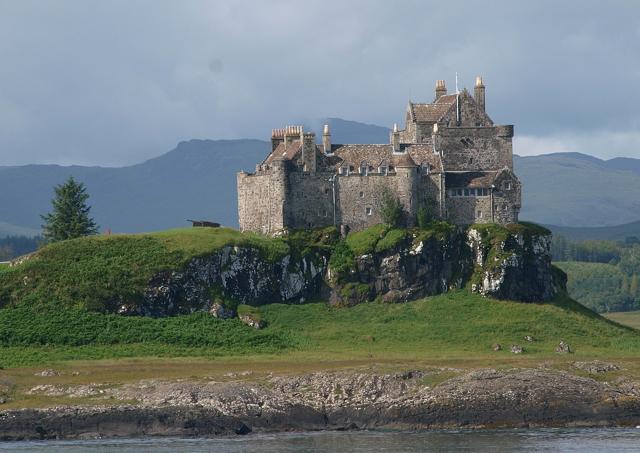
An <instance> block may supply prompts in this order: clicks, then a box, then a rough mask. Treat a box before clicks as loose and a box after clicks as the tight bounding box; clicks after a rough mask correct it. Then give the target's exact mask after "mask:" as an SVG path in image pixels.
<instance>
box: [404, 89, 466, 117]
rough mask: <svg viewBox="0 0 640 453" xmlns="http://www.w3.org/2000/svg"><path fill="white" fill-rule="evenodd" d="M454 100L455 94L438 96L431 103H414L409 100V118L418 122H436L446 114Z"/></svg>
mask: <svg viewBox="0 0 640 453" xmlns="http://www.w3.org/2000/svg"><path fill="white" fill-rule="evenodd" d="M455 102H456V95H455V94H445V95H444V96H440V97H439V98H438V100H437V101H436V102H434V103H433V104H414V103H413V102H410V103H409V110H410V112H411V118H412V119H413V121H416V122H418V123H436V122H438V121H440V119H441V118H442V117H443V116H444V115H446V114H447V112H448V111H449V110H450V109H451V107H452V106H453V105H454V104H455Z"/></svg>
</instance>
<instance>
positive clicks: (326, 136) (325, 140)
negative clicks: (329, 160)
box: [322, 124, 333, 155]
mask: <svg viewBox="0 0 640 453" xmlns="http://www.w3.org/2000/svg"><path fill="white" fill-rule="evenodd" d="M322 148H323V150H324V153H325V154H327V155H330V154H333V152H332V151H331V133H330V132H329V125H328V124H325V125H324V130H323V131H322Z"/></svg>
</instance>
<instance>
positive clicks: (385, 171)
mask: <svg viewBox="0 0 640 453" xmlns="http://www.w3.org/2000/svg"><path fill="white" fill-rule="evenodd" d="M378 173H380V174H381V175H385V176H386V175H387V167H386V166H381V167H380V168H379V169H378Z"/></svg>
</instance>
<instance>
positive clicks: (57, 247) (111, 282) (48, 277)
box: [0, 228, 290, 311]
mask: <svg viewBox="0 0 640 453" xmlns="http://www.w3.org/2000/svg"><path fill="white" fill-rule="evenodd" d="M224 246H244V247H251V248H255V249H258V250H259V251H260V253H262V255H263V257H264V258H265V259H266V260H278V259H281V258H282V257H283V256H284V255H286V254H287V253H289V250H290V247H289V245H288V244H287V242H286V241H285V240H283V239H277V238H269V237H267V236H262V235H259V234H255V233H240V232H239V231H237V230H233V229H230V228H217V229H212V228H185V229H176V230H169V231H162V232H158V233H149V234H135V235H113V236H92V237H86V238H81V239H74V240H69V241H63V242H58V243H54V244H51V245H48V246H46V247H44V248H42V249H41V250H40V251H39V252H38V254H37V256H36V258H34V259H31V260H28V261H26V262H25V263H23V264H22V265H20V266H16V267H13V268H10V269H6V268H5V269H3V270H2V271H1V272H0V306H2V305H7V304H14V303H17V302H25V303H43V302H45V301H52V300H54V301H57V302H59V303H61V304H62V305H65V306H76V307H82V308H87V309H92V310H98V311H104V310H105V309H108V308H109V307H106V306H105V304H107V303H109V301H117V300H124V301H127V302H134V303H135V302H136V301H137V300H139V299H140V297H141V294H142V289H143V288H144V287H145V286H146V284H147V282H148V281H149V279H150V278H151V277H152V276H153V275H155V274H157V273H159V272H162V271H166V270H175V269H180V268H181V267H183V266H184V265H185V264H186V263H187V262H188V261H189V260H191V259H192V258H194V257H197V256H204V255H207V254H211V253H214V252H215V251H217V250H219V249H221V248H223V247H224Z"/></svg>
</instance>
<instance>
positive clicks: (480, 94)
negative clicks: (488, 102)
mask: <svg viewBox="0 0 640 453" xmlns="http://www.w3.org/2000/svg"><path fill="white" fill-rule="evenodd" d="M473 97H474V98H475V100H476V104H478V107H480V109H481V110H482V111H483V112H484V111H485V102H484V83H482V77H480V76H478V77H476V86H475V87H474V88H473Z"/></svg>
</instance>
